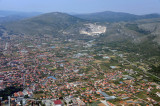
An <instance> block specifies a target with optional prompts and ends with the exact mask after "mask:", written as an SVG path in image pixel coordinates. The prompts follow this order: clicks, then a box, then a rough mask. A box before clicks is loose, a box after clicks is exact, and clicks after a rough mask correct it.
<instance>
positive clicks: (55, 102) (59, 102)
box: [54, 100, 62, 105]
mask: <svg viewBox="0 0 160 106" xmlns="http://www.w3.org/2000/svg"><path fill="white" fill-rule="evenodd" d="M54 104H55V105H58V104H62V102H61V100H55V101H54Z"/></svg>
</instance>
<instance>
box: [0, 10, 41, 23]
mask: <svg viewBox="0 0 160 106" xmlns="http://www.w3.org/2000/svg"><path fill="white" fill-rule="evenodd" d="M40 14H42V13H40V12H16V11H3V10H0V23H6V22H14V21H18V20H22V19H25V18H30V17H33V16H37V15H40Z"/></svg>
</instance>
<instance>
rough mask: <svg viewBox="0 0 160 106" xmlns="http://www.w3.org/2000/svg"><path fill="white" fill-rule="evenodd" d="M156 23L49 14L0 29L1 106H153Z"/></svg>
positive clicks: (158, 51) (159, 88)
mask: <svg viewBox="0 0 160 106" xmlns="http://www.w3.org/2000/svg"><path fill="white" fill-rule="evenodd" d="M125 16H126V15H125ZM151 16H152V15H151ZM156 16H157V15H156ZM128 17H129V16H128ZM132 17H133V16H132ZM136 17H137V16H136ZM141 17H142V16H141ZM159 20H160V19H159V18H150V19H148V18H145V19H141V18H140V19H136V20H134V21H133V20H132V21H129V20H127V21H118V22H117V21H115V22H104V21H97V20H94V21H92V20H85V19H81V18H79V17H76V16H72V15H68V14H66V13H59V12H54V13H47V14H42V15H38V16H36V17H32V18H28V19H22V20H20V21H14V22H9V23H8V22H7V23H5V24H4V23H3V24H1V26H0V93H1V95H2V96H0V97H2V104H3V105H8V104H9V103H11V104H18V105H25V106H32V105H35V106H37V105H40V106H55V105H65V106H101V105H106V106H122V105H124V106H130V105H142V106H146V105H155V106H158V105H159V104H160V75H159V67H160V45H159V37H160V33H159V28H160V27H159V25H160V21H159ZM112 21H113V20H112ZM10 89H12V90H10ZM8 96H9V97H8Z"/></svg>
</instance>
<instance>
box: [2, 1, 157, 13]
mask: <svg viewBox="0 0 160 106" xmlns="http://www.w3.org/2000/svg"><path fill="white" fill-rule="evenodd" d="M0 10H14V11H15V10H16V11H27V12H32V11H34V12H57V11H58V12H68V13H72V12H73V13H92V12H100V11H117V12H127V13H133V14H148V13H160V0H0Z"/></svg>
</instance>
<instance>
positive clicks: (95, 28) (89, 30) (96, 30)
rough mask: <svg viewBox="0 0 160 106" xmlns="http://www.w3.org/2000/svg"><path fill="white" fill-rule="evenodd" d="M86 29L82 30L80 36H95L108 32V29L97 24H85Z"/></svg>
mask: <svg viewBox="0 0 160 106" xmlns="http://www.w3.org/2000/svg"><path fill="white" fill-rule="evenodd" d="M85 26H86V27H85V28H82V29H81V30H80V34H85V35H90V36H95V35H99V34H102V33H105V32H106V27H105V26H101V25H96V24H85Z"/></svg>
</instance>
